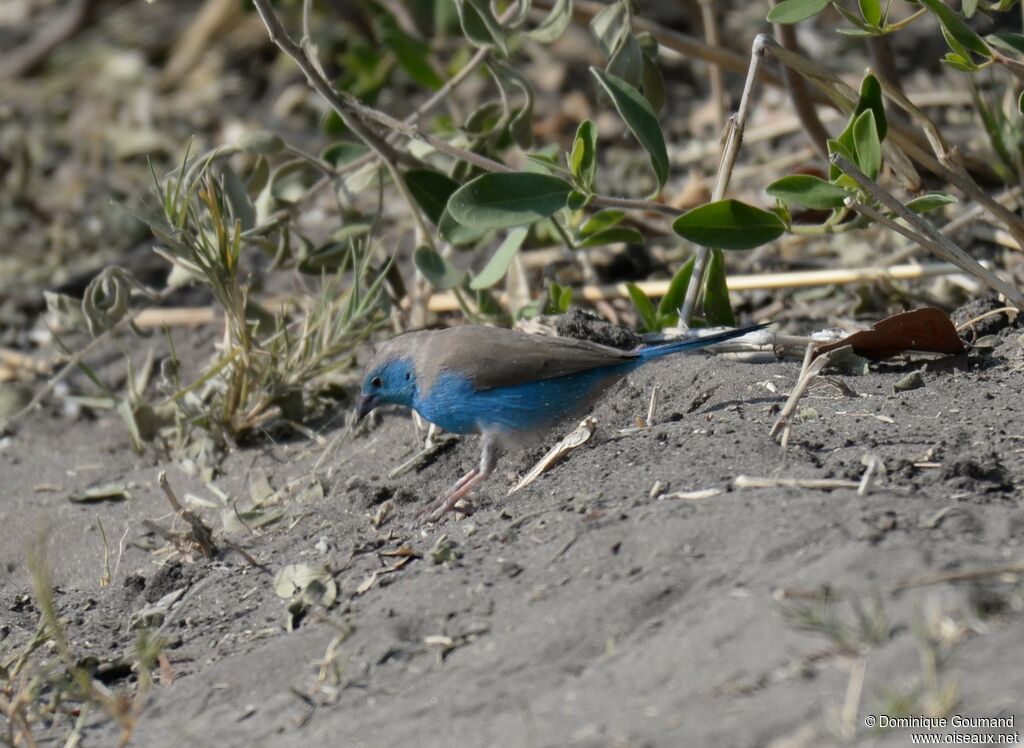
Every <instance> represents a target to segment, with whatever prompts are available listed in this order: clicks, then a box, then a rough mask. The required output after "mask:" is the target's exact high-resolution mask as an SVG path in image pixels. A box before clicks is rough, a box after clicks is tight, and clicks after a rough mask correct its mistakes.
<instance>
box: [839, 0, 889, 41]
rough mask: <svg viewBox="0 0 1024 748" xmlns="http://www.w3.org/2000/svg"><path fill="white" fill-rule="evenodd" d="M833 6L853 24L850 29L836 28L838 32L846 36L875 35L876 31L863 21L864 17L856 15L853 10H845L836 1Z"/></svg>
mask: <svg viewBox="0 0 1024 748" xmlns="http://www.w3.org/2000/svg"><path fill="white" fill-rule="evenodd" d="M832 7H833V8H835V9H836V11H838V12H839V15H841V16H842V17H843V18H845V19H846V20H847V21H849V22H850V25H851V26H853V28H852V29H843V28H840V29H836V31H838V32H839V33H840V34H846V35H847V36H876V35H877V33H878V31H877V29H875V28H873V27H872V26H871V25H869V24H867V23H865V22H864V19H863V18H861V17H860V16H858V15H857V14H856V13H854V12H853V11H850V10H847V9H846V8H844V7H843V6H842V5H840V4H838V3H836V4H833V6H832Z"/></svg>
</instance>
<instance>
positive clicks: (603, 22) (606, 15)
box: [590, 2, 629, 55]
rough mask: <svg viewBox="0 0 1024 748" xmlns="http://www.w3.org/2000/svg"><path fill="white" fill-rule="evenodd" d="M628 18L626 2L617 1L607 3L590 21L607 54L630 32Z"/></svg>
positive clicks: (592, 29) (591, 30)
mask: <svg viewBox="0 0 1024 748" xmlns="http://www.w3.org/2000/svg"><path fill="white" fill-rule="evenodd" d="M628 20H629V19H628V17H627V15H626V7H625V4H624V3H619V2H616V3H611V4H609V5H606V6H605V7H604V8H603V9H602V10H601V11H600V12H599V13H598V14H597V15H595V16H594V18H593V19H592V20H591V21H590V32H591V33H592V34H593V35H594V37H595V38H596V39H597V43H598V44H600V45H601V51H602V52H604V53H605V54H606V55H610V54H611V53H612V50H614V49H615V48H616V47H617V46H618V45H619V39H620V38H622V35H623V34H628V33H629V23H628Z"/></svg>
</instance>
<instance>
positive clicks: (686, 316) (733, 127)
mask: <svg viewBox="0 0 1024 748" xmlns="http://www.w3.org/2000/svg"><path fill="white" fill-rule="evenodd" d="M768 40H769V37H768V36H767V35H765V34H758V35H757V37H756V38H755V39H754V44H753V47H752V48H751V51H750V68H749V70H748V71H747V80H746V82H745V83H744V84H743V96H742V97H741V98H740V107H739V109H738V110H737V112H736V114H735V115H733V116H732V117H730V118H729V122H728V125H727V131H726V140H725V147H724V148H723V149H722V160H721V162H720V163H719V165H718V175H717V176H716V177H715V187H714V189H713V190H712V192H711V202H716V201H718V200H721V199H722V198H723V197H724V196H725V192H726V190H727V189H729V180H730V179H731V178H732V169H733V166H734V165H735V164H736V156H737V154H738V153H739V150H740V145H741V144H742V143H743V128H744V127H745V126H746V122H747V115H748V114H749V112H750V99H751V94H752V92H753V90H754V81H755V80H756V79H757V73H758V70H759V69H760V67H761V60H762V59H764V52H765V47H766V46H767V44H768ZM710 255H711V251H710V250H709V249H708V248H707V247H700V248H699V249H698V250H697V257H696V259H695V260H694V263H693V273H692V275H691V276H690V284H689V285H688V286H687V287H686V297H685V299H684V300H683V306H682V308H681V309H680V310H679V327H680V328H681V329H685V328H686V327H688V326H689V324H690V317H691V315H692V314H693V310H694V308H695V307H696V306H697V299H698V297H699V295H700V290H701V288H702V287H703V285H704V273H705V272H706V270H707V264H708V257H709V256H710Z"/></svg>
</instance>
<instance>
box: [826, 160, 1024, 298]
mask: <svg viewBox="0 0 1024 748" xmlns="http://www.w3.org/2000/svg"><path fill="white" fill-rule="evenodd" d="M832 163H833V164H835V165H836V166H838V167H839V168H840V169H841V170H842V171H843V172H844V173H846V174H847V175H849V176H850V177H851V178H852V179H853V181H855V182H856V183H857V185H858V186H859V187H860V188H861V189H863V190H864V191H865V192H867V193H868V194H869V195H871V197H873V198H874V199H875V200H878V202H880V203H882V204H883V205H885V207H887V208H888V209H889V210H891V211H892V212H893V213H895V214H896V215H898V216H899V217H900V218H902V219H903V220H904V221H906V222H907V223H908V224H909V225H910V226H911V227H912V228H913V229H916V230H917V232H919V234H920V236H919V235H918V234H917V233H915V232H914V231H907V230H904V229H903V227H901V226H900V225H899V224H897V223H896V222H895V221H892V220H891V219H888V218H887V217H885V216H883V215H882V214H881V213H879V212H878V211H874V210H872V209H871V208H868V206H865V205H861V204H859V203H855V202H854V201H851V203H852V204H851V206H850V207H854V208H855V209H856V210H857V211H858V212H862V213H863V215H866V216H868V217H869V218H872V219H874V220H876V221H879V223H883V224H885V225H886V226H889V227H890V228H892V229H893V230H894V231H898V232H899V233H901V234H903V235H904V236H906V237H907V238H908V239H911V240H913V241H916V242H917V243H918V244H920V245H921V246H923V247H924V248H925V249H927V250H929V251H930V252H932V253H933V254H935V255H937V256H938V257H940V258H941V259H943V260H945V261H946V262H951V263H953V264H954V265H956V266H957V267H959V268H960V269H962V270H963V271H964V272H965V273H968V274H970V275H973V276H974V277H975V278H978V279H979V280H981V281H983V282H984V283H985V284H986V285H987V286H989V287H990V288H992V289H993V290H995V291H998V292H999V293H1001V294H1003V296H1005V297H1006V298H1007V299H1009V300H1010V301H1011V302H1012V303H1013V304H1015V305H1016V306H1017V307H1018V308H1021V309H1024V294H1022V293H1021V292H1020V291H1019V290H1018V289H1017V288H1015V287H1014V286H1013V285H1012V284H1010V283H1008V282H1006V281H1005V280H1003V279H1002V278H1000V277H999V276H998V275H996V274H995V273H994V272H992V271H991V270H989V269H988V268H987V267H985V266H984V265H982V264H981V263H980V262H978V261H977V260H975V259H974V258H973V257H971V256H970V255H969V254H967V253H966V252H964V251H963V250H962V249H961V248H960V247H959V246H957V244H956V243H955V242H954V241H953V240H952V239H950V238H949V237H948V236H946V235H945V234H943V233H942V232H941V231H939V230H938V229H937V228H935V226H933V225H932V224H931V223H930V222H929V221H927V220H926V219H924V218H922V217H921V216H919V215H918V214H917V213H914V212H913V211H912V210H910V209H909V208H907V207H906V206H905V205H904V204H903V203H901V202H900V201H899V200H897V199H896V197H895V196H894V195H893V194H892V193H891V192H888V191H887V190H885V189H884V188H882V187H881V186H880V185H879V184H878V183H877V182H875V181H874V180H873V179H870V178H869V177H868V176H867V175H866V174H864V173H863V172H862V171H861V170H860V169H858V168H857V167H856V166H854V165H853V164H852V163H850V161H849V160H848V159H846V158H844V157H843V155H842V154H840V153H836V154H833V156H832ZM865 211H868V212H865Z"/></svg>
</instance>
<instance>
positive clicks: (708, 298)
mask: <svg viewBox="0 0 1024 748" xmlns="http://www.w3.org/2000/svg"><path fill="white" fill-rule="evenodd" d="M704 318H705V319H706V320H707V321H708V324H709V325H722V326H726V327H733V326H734V325H735V324H736V317H735V315H733V313H732V304H731V303H730V302H729V287H728V285H727V284H726V282H725V255H724V254H723V253H722V251H721V250H718V249H713V250H711V261H710V262H709V263H708V273H707V278H706V280H705V285H704Z"/></svg>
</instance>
